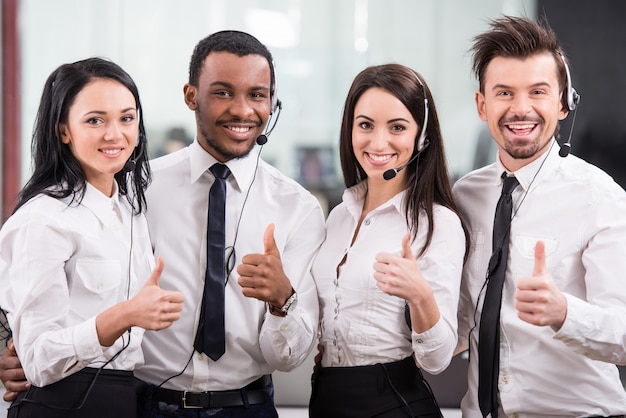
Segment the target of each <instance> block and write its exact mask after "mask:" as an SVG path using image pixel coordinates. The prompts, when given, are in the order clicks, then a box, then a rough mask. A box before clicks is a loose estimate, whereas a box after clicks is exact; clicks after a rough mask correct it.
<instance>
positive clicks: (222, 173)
mask: <svg viewBox="0 0 626 418" xmlns="http://www.w3.org/2000/svg"><path fill="white" fill-rule="evenodd" d="M209 170H211V173H213V175H214V176H215V177H216V178H220V179H226V178H227V177H228V176H230V170H229V169H228V167H226V166H225V165H224V164H220V163H215V164H213V165H212V166H211V168H209Z"/></svg>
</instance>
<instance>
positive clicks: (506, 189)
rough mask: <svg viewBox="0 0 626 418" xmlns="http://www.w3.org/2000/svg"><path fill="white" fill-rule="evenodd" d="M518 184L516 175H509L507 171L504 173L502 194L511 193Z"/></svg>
mask: <svg viewBox="0 0 626 418" xmlns="http://www.w3.org/2000/svg"><path fill="white" fill-rule="evenodd" d="M518 184H519V182H518V181H517V178H515V176H511V177H508V176H507V175H506V173H502V194H511V193H512V192H513V190H514V189H515V188H516V187H517V185H518Z"/></svg>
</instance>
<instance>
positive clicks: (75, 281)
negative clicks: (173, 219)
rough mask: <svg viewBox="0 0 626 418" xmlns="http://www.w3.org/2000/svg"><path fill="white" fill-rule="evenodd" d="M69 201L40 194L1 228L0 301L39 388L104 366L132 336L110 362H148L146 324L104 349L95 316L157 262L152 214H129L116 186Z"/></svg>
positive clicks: (125, 365) (129, 365) (118, 365)
mask: <svg viewBox="0 0 626 418" xmlns="http://www.w3.org/2000/svg"><path fill="white" fill-rule="evenodd" d="M70 201H71V197H69V198H65V199H55V198H52V197H49V196H45V195H43V194H42V195H39V196H36V197H34V198H33V199H31V200H30V201H29V202H27V203H26V204H25V205H24V206H22V207H21V208H20V209H19V210H18V211H17V212H16V213H15V214H14V215H12V216H11V217H10V218H9V219H8V220H7V221H6V223H5V224H4V226H3V227H2V230H1V231H0V306H2V309H5V310H6V311H8V320H9V324H10V325H11V329H12V330H13V340H14V343H15V346H16V349H17V353H18V355H19V357H20V359H21V361H22V365H23V367H24V372H25V373H26V378H27V379H28V381H29V382H31V383H32V384H33V385H35V386H45V385H48V384H50V383H54V382H56V381H58V380H61V379H62V378H64V377H66V376H68V375H70V374H72V373H75V372H77V371H79V370H81V369H82V368H84V367H93V368H99V367H101V366H102V365H103V364H104V363H105V362H106V361H107V360H109V359H110V358H112V357H113V356H114V355H115V354H116V353H117V352H118V351H119V350H120V349H121V348H122V347H123V346H124V345H126V344H128V343H129V341H128V340H129V337H130V344H129V346H128V347H127V348H126V349H124V350H123V351H122V353H121V354H120V356H119V357H118V358H117V359H115V360H114V361H112V362H111V363H109V364H108V365H107V366H105V367H106V368H107V369H118V370H133V369H134V368H135V367H136V366H138V365H140V364H141V363H142V362H143V356H142V352H141V348H140V343H141V338H142V335H143V333H144V330H143V329H141V328H138V327H133V328H132V331H131V333H130V335H129V333H124V335H123V336H121V337H120V338H118V339H117V340H116V341H115V343H114V344H113V345H112V346H111V347H103V346H101V345H100V343H99V340H98V335H97V333H96V323H95V318H96V316H97V315H98V314H99V313H101V312H102V311H104V310H106V309H107V308H109V307H111V306H113V305H115V304H116V303H118V302H121V301H123V300H126V299H127V298H129V297H132V296H133V295H134V294H135V293H136V292H137V290H138V286H141V285H142V284H143V283H144V282H145V280H146V279H147V278H148V276H149V275H150V272H151V271H152V269H153V268H154V265H155V263H154V257H153V255H152V248H151V246H150V240H149V235H148V228H147V223H146V220H145V218H144V216H143V215H139V216H131V210H130V206H129V204H128V202H127V201H126V197H124V196H119V195H118V193H117V189H116V191H115V193H114V194H113V196H112V197H110V198H109V197H107V196H105V195H103V194H102V193H101V192H99V191H98V190H97V189H96V188H94V187H93V186H91V185H90V184H89V183H87V187H86V191H85V196H84V198H83V200H82V202H81V203H80V204H76V202H73V203H70ZM131 219H132V221H131ZM131 230H132V237H131ZM131 248H132V261H131V260H130V257H131V255H130V254H131ZM129 262H130V265H129Z"/></svg>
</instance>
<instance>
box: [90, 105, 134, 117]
mask: <svg viewBox="0 0 626 418" xmlns="http://www.w3.org/2000/svg"><path fill="white" fill-rule="evenodd" d="M130 111H133V112H137V108H135V107H127V108H126V109H122V111H121V113H127V112H130ZM92 114H95V115H106V114H108V112H107V111H105V110H90V111H88V112H86V113H85V114H84V115H83V116H89V115H92Z"/></svg>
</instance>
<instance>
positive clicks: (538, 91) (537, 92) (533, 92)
mask: <svg viewBox="0 0 626 418" xmlns="http://www.w3.org/2000/svg"><path fill="white" fill-rule="evenodd" d="M530 93H531V94H546V92H545V91H543V90H539V89H537V90H533V91H531V92H530Z"/></svg>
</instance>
